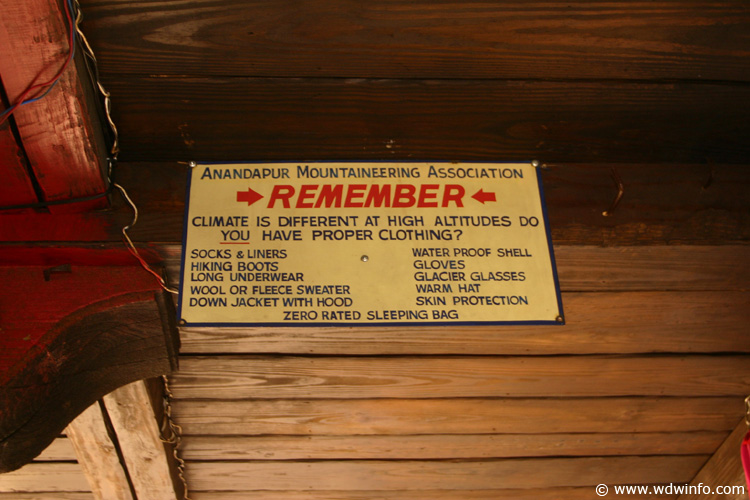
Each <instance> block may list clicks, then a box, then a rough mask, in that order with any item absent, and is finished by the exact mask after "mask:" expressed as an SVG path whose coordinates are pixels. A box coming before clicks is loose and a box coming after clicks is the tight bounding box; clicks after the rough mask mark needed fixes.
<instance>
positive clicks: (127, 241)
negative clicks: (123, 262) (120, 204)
mask: <svg viewBox="0 0 750 500" xmlns="http://www.w3.org/2000/svg"><path fill="white" fill-rule="evenodd" d="M114 186H115V187H116V188H117V189H119V190H120V193H121V194H122V197H123V198H124V199H125V201H127V202H128V205H130V208H132V209H133V220H132V221H130V224H128V225H127V226H125V227H123V228H122V239H123V242H124V243H125V247H126V248H127V249H128V252H130V254H131V255H132V256H133V257H135V258H136V260H137V261H138V262H139V263H140V264H141V267H142V268H143V269H145V270H146V271H147V272H149V273H150V274H151V275H153V277H154V278H156V280H157V281H158V282H159V285H161V287H162V288H163V289H164V290H166V291H167V292H169V293H172V294H175V295H177V294H178V293H179V292H178V291H177V290H175V289H174V288H171V287H169V286H168V285H167V282H166V281H165V280H164V278H163V277H162V276H161V275H159V273H157V272H156V271H154V270H153V269H152V268H151V266H150V265H149V264H148V262H146V260H145V259H144V258H143V257H141V254H140V252H138V249H137V248H136V247H135V244H134V243H133V240H131V239H130V235H129V234H128V231H129V230H131V229H132V228H133V226H135V225H136V223H137V222H138V207H136V206H135V203H133V200H131V199H130V196H128V192H127V191H125V188H124V187H122V186H121V185H119V184H117V183H114Z"/></svg>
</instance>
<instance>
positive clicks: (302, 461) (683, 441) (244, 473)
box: [165, 246, 750, 500]
mask: <svg viewBox="0 0 750 500" xmlns="http://www.w3.org/2000/svg"><path fill="white" fill-rule="evenodd" d="M558 248H559V252H558V253H559V255H558V263H559V268H560V280H561V286H562V289H563V301H564V304H565V307H566V316H567V318H568V322H567V324H566V325H565V326H563V327H514V328H502V327H483V328H400V329H399V328H376V329H351V328H347V329H335V328H328V329H322V328H316V329H309V330H306V329H269V330H263V329H255V330H252V331H247V330H244V331H243V330H234V331H233V330H220V331H218V330H211V329H188V330H183V332H182V333H183V335H182V339H183V357H182V359H181V370H180V372H179V373H178V375H177V376H176V377H175V379H174V383H173V386H174V387H173V388H174V393H175V395H176V397H177V403H176V407H175V412H176V415H177V416H178V419H179V422H180V424H181V425H182V426H183V428H184V430H185V433H186V434H187V437H186V439H185V447H184V454H185V458H186V459H187V460H188V480H189V482H190V483H191V486H192V489H193V490H194V493H193V496H194V497H195V498H196V499H198V500H201V499H209V498H211V499H215V498H219V499H230V498H231V499H234V498H260V499H281V498H294V499H296V498H300V499H301V498H305V499H323V498H341V499H344V498H346V499H352V498H357V499H359V498H361V499H367V498H388V499H396V498H398V499H410V500H413V499H417V498H419V499H422V498H424V499H426V498H440V499H448V498H450V499H466V498H472V499H474V498H477V499H479V498H481V499H485V498H566V499H567V498H570V499H573V498H581V499H583V498H592V496H593V488H594V486H595V485H596V484H599V483H608V484H610V485H613V484H653V483H667V482H676V483H685V482H688V481H690V479H692V477H693V476H694V475H695V474H696V473H697V472H698V470H699V469H700V468H701V467H702V465H703V464H704V463H705V462H706V461H707V460H708V458H709V456H710V455H711V454H712V453H713V452H714V451H715V450H716V449H717V447H718V446H719V445H720V444H721V442H722V441H723V440H724V439H725V438H726V437H727V435H728V434H729V433H730V432H731V430H732V429H734V428H735V426H736V424H737V422H738V421H739V420H740V419H741V417H742V413H743V403H742V400H743V397H744V395H745V393H747V392H748V388H749V387H750V370H748V368H750V337H748V335H747V324H748V320H750V308H749V307H748V305H750V293H749V292H747V291H745V290H746V283H747V282H748V281H747V280H748V278H750V265H748V264H747V262H748V261H749V258H750V247H747V246H727V247H707V248H706V247H691V246H671V247H668V246H662V247H630V248H627V249H622V248H599V247H595V248H592V247H579V246H563V247H558ZM176 250H177V249H176V248H173V249H169V248H167V249H165V251H166V253H167V254H176ZM719 255H723V256H724V257H723V258H717V257H719ZM592 262H593V263H594V265H591V264H592ZM656 262H661V264H659V266H660V267H661V268H662V269H663V272H662V273H660V274H659V276H658V278H656V279H654V280H653V281H652V282H648V281H647V280H646V279H640V278H638V276H642V277H644V278H645V277H646V276H652V275H654V273H653V269H652V267H653V266H654V264H655V263H656ZM726 262H734V263H736V265H735V267H734V271H733V272H732V273H727V272H726V271H725V270H722V269H720V267H721V266H722V265H723V263H726ZM600 266H601V267H600ZM176 267H177V266H175V265H173V269H174V268H176ZM605 268H606V269H608V270H604V269H605ZM175 270H176V269H175ZM735 278H738V279H739V280H740V281H738V282H737V283H735V284H730V283H728V282H727V280H728V279H729V280H734V279H735ZM704 306H705V309H704ZM730 344H731V345H730ZM209 491H211V493H209ZM219 491H220V492H221V494H219V493H216V492H219ZM665 498H666V497H665Z"/></svg>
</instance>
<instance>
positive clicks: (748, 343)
mask: <svg viewBox="0 0 750 500" xmlns="http://www.w3.org/2000/svg"><path fill="white" fill-rule="evenodd" d="M749 301H750V293H748V292H617V293H564V294H563V307H564V309H565V316H566V320H567V324H566V325H564V326H553V327H546V326H545V327H538V326H502V327H486V326H479V327H477V326H473V327H411V328H401V327H388V328H381V327H369V328H296V329H293V328H253V329H240V328H221V329H208V328H205V329H197V328H186V329H181V336H182V346H183V347H182V352H183V353H201V354H205V353H287V354H346V355H361V354H399V355H403V354H422V355H425V354H479V355H490V354H506V355H509V354H513V355H522V354H601V353H613V354H614V353H621V354H624V353H655V352H672V353H710V352H737V353H739V352H750V338H749V337H748V335H747V324H748V322H750V307H748V304H749V303H750V302H749ZM717 332H720V333H719V334H717Z"/></svg>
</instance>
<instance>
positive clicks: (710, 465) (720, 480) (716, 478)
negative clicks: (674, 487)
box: [679, 419, 748, 500]
mask: <svg viewBox="0 0 750 500" xmlns="http://www.w3.org/2000/svg"><path fill="white" fill-rule="evenodd" d="M747 432H748V428H747V424H746V423H745V419H742V420H741V421H740V423H739V424H737V427H735V429H734V430H733V431H732V433H731V434H730V435H729V437H727V439H726V440H725V441H724V442H723V443H722V444H721V446H720V447H719V449H718V450H716V453H714V454H713V456H711V458H710V459H709V461H708V462H706V464H705V465H704V466H703V467H702V468H701V470H700V472H698V474H696V475H695V477H694V478H693V480H692V481H690V485H691V486H697V485H701V487H702V486H703V485H708V486H709V488H710V489H711V490H715V489H716V487H718V486H722V487H725V489H724V490H722V494H718V493H716V492H715V491H712V492H711V493H710V494H705V492H702V494H682V495H680V497H679V500H698V499H700V500H716V499H720V498H726V499H731V500H744V499H745V497H747V487H748V484H747V482H746V479H745V471H744V469H743V467H742V460H741V459H740V453H739V450H740V446H741V445H742V440H743V438H744V437H745V434H747ZM738 486H741V487H742V488H743V489H742V490H739V488H736V487H738ZM726 487H730V488H731V487H735V489H734V490H733V493H731V494H730V493H728V492H727V490H726ZM701 490H702V488H701Z"/></svg>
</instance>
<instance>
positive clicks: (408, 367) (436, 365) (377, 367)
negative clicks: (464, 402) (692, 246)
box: [172, 355, 750, 400]
mask: <svg viewBox="0 0 750 500" xmlns="http://www.w3.org/2000/svg"><path fill="white" fill-rule="evenodd" d="M181 364H182V366H181V369H180V371H179V372H178V373H177V374H175V376H174V380H173V384H172V386H173V388H174V393H175V396H176V397H178V398H182V399H253V400H257V399H293V398H304V399H316V398H319V399H375V398H406V399H408V398H459V397H461V398H477V397H485V398H491V397H511V398H512V397H522V398H523V397H610V396H683V397H689V396H743V395H744V394H745V393H746V392H747V389H748V387H750V355H721V356H706V355H689V356H684V355H683V356H674V355H664V356H552V357H550V356H539V357H537V356H518V357H504V356H503V357H492V356H473V357H468V356H449V357H434V356H430V357H421V356H413V357H401V356H398V357H383V356H375V357H361V356H358V357H345V356H336V357H327V356H326V357H323V356H315V357H295V356H281V355H274V356H221V357H216V356H213V357H208V356H200V357H192V356H191V357H184V358H183V359H182V363H181Z"/></svg>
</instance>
